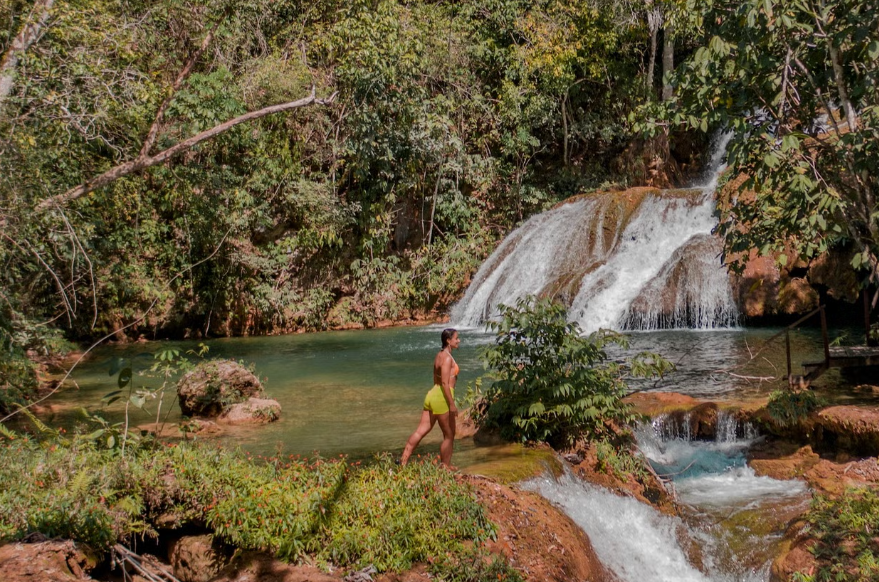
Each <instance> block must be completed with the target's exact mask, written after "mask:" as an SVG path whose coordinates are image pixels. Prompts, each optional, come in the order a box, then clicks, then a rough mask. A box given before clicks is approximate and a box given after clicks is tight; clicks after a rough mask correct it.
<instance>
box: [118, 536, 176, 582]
mask: <svg viewBox="0 0 879 582" xmlns="http://www.w3.org/2000/svg"><path fill="white" fill-rule="evenodd" d="M112 551H113V562H114V563H115V564H117V565H119V566H121V567H123V568H124V566H125V564H129V565H130V566H131V567H132V568H134V569H135V570H137V573H138V574H140V575H141V576H143V577H144V578H146V579H147V580H149V582H180V580H179V579H178V578H177V577H175V576H174V574H172V573H171V572H168V571H167V570H165V569H164V568H161V567H159V566H158V564H150V565H146V564H145V563H144V562H145V560H144V559H143V558H141V557H140V556H138V555H137V554H135V553H134V552H132V551H131V550H129V549H128V548H126V547H125V546H123V545H122V544H116V545H115V546H113V550H112Z"/></svg>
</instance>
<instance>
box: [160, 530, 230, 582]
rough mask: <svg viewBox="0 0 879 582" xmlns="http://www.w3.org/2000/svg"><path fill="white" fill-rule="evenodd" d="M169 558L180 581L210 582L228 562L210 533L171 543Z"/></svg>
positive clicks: (187, 537) (186, 537) (185, 537)
mask: <svg viewBox="0 0 879 582" xmlns="http://www.w3.org/2000/svg"><path fill="white" fill-rule="evenodd" d="M168 558H169V559H170V561H171V566H172V567H173V568H174V576H176V577H177V578H178V579H179V580H180V582H208V580H210V579H211V578H213V577H214V576H216V575H217V574H218V573H219V572H220V570H221V569H222V568H223V567H224V566H225V565H226V563H227V562H228V558H227V556H226V554H225V552H223V550H222V548H220V547H219V546H218V545H217V544H216V543H215V542H214V537H213V536H212V535H210V534H205V535H201V536H184V537H182V538H180V539H179V540H177V541H175V542H173V543H172V544H171V547H170V551H169V552H168Z"/></svg>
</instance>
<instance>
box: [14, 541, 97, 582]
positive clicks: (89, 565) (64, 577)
mask: <svg viewBox="0 0 879 582" xmlns="http://www.w3.org/2000/svg"><path fill="white" fill-rule="evenodd" d="M96 563H97V561H96V559H95V557H94V555H93V554H92V552H91V550H90V549H89V548H88V547H87V546H85V545H83V544H78V543H76V542H73V541H70V540H52V541H39V542H35V543H11V544H6V545H5V546H2V547H0V580H3V582H37V581H39V582H72V581H74V580H91V579H92V578H91V577H90V576H89V575H88V572H89V571H90V570H91V569H93V568H94V567H95V565H96Z"/></svg>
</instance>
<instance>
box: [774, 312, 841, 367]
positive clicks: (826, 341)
mask: <svg viewBox="0 0 879 582" xmlns="http://www.w3.org/2000/svg"><path fill="white" fill-rule="evenodd" d="M816 314H820V316H821V341H823V342H824V365H825V366H827V367H829V366H830V340H829V338H828V335H827V316H826V315H825V313H824V306H823V305H819V306H818V307H817V308H816V309H814V310H813V311H810V312H809V313H807V314H806V315H804V316H803V317H801V318H799V319H798V320H796V321H795V322H793V323H792V324H790V325H789V326H787V327H786V328H784V329H783V330H781V331H780V332H778V333H777V334H775V335H774V336H772V337H771V338H769V339H768V340H766V342H765V343H766V344H768V343H770V342H772V341H774V340H775V339H776V338H778V337H780V336H781V334H784V347H785V355H786V358H787V377H788V379H790V377H791V362H790V332H791V330H793V329H796V328H797V327H799V326H800V325H801V324H803V323H805V322H806V321H808V320H809V319H811V318H812V317H814V316H815V315H816Z"/></svg>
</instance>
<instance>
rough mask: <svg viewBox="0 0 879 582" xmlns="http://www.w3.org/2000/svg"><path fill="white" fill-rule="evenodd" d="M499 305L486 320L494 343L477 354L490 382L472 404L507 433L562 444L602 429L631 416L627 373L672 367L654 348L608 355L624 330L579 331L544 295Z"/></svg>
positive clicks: (482, 417)
mask: <svg viewBox="0 0 879 582" xmlns="http://www.w3.org/2000/svg"><path fill="white" fill-rule="evenodd" d="M500 309H501V320H500V321H499V322H495V323H492V324H491V325H492V328H493V329H494V331H495V332H496V334H497V335H496V337H495V343H494V345H492V346H489V347H487V348H486V349H485V350H484V352H483V353H482V358H483V361H484V362H485V364H486V366H487V367H488V368H490V369H491V370H492V373H491V374H492V376H493V377H494V380H495V381H494V383H493V384H491V385H490V386H489V387H488V388H487V389H485V391H484V399H483V402H482V403H481V404H478V405H477V406H478V407H479V408H481V411H482V412H481V414H480V418H479V419H478V422H479V423H481V424H484V425H486V426H495V427H498V428H499V429H500V431H501V434H502V435H504V436H505V437H507V438H510V439H513V440H520V441H541V442H549V443H550V444H553V445H557V446H566V445H570V444H572V443H574V442H575V441H576V440H578V439H580V438H587V439H593V438H596V437H600V436H602V435H606V434H608V432H609V430H610V425H611V424H612V423H618V424H627V423H630V422H632V421H634V420H635V419H636V415H635V414H634V413H633V412H632V410H631V407H630V406H629V405H628V404H626V403H624V402H623V401H622V398H623V397H624V396H625V395H626V393H627V391H628V390H627V386H626V382H625V378H626V377H627V376H628V375H629V374H631V373H633V372H634V373H636V374H637V375H640V376H650V375H656V374H663V373H665V372H667V371H669V370H671V369H672V365H671V364H670V363H669V362H667V361H666V360H664V359H662V358H661V357H659V356H656V355H655V354H646V353H645V354H639V355H638V356H637V357H636V358H634V360H632V361H630V362H626V363H619V362H616V361H613V360H611V359H609V358H608V355H607V352H606V351H605V347H606V346H608V345H611V344H615V345H618V346H622V347H625V346H626V345H627V342H626V338H625V336H623V335H621V334H618V333H615V332H611V331H607V330H601V331H598V332H596V333H593V334H591V335H589V336H586V337H584V336H582V335H581V333H580V329H579V326H578V325H577V324H576V323H572V322H568V321H567V319H566V310H565V308H564V307H563V306H562V305H561V304H559V303H554V302H552V301H551V300H549V299H535V298H534V297H528V298H525V299H521V300H519V301H518V302H517V303H516V305H515V306H514V307H510V306H501V308H500Z"/></svg>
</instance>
